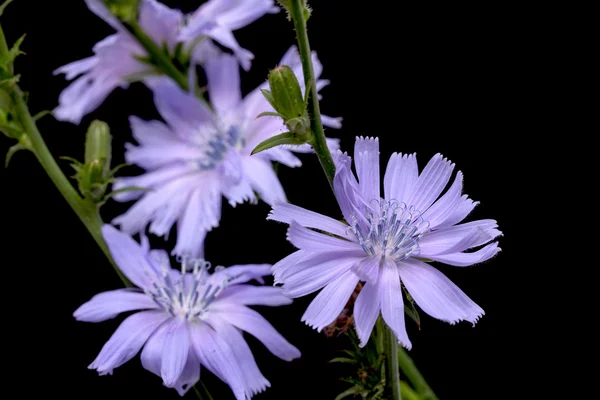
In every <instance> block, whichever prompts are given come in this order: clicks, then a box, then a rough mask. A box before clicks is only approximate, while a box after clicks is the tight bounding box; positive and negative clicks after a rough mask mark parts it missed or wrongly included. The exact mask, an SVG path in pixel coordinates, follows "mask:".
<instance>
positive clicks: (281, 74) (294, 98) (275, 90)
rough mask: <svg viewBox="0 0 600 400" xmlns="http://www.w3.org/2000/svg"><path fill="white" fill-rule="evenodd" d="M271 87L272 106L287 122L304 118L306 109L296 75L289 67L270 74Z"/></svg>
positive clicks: (277, 69)
mask: <svg viewBox="0 0 600 400" xmlns="http://www.w3.org/2000/svg"><path fill="white" fill-rule="evenodd" d="M269 86H270V88H271V95H272V96H273V103H272V106H273V108H275V111H277V112H278V113H279V114H280V115H281V116H282V117H283V118H284V119H285V120H288V119H292V118H299V117H302V116H303V115H304V113H305V110H306V107H305V105H304V99H303V97H302V90H301V89H300V84H299V83H298V79H296V74H294V71H292V69H291V68H290V67H288V66H287V65H282V66H281V67H277V68H275V69H273V70H272V71H271V72H270V73H269Z"/></svg>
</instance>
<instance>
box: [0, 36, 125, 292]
mask: <svg viewBox="0 0 600 400" xmlns="http://www.w3.org/2000/svg"><path fill="white" fill-rule="evenodd" d="M0 32H2V28H0ZM2 36H3V35H2ZM2 36H0V39H2ZM0 41H1V40H0ZM11 97H12V100H13V102H14V105H15V111H16V112H17V115H18V117H19V120H20V122H21V124H22V126H23V128H24V129H25V132H26V135H27V136H28V137H29V139H30V140H31V147H32V148H31V150H32V152H33V153H34V154H35V156H36V157H37V159H38V161H39V162H40V164H41V165H42V167H43V168H44V170H45V171H46V173H47V174H48V176H49V177H50V179H51V180H52V182H53V183H54V185H55V186H56V188H57V189H58V190H59V192H60V194H62V196H63V197H64V198H65V200H66V201H67V203H69V205H70V206H71V208H72V209H73V211H75V214H77V216H78V217H79V219H80V220H81V222H83V224H84V225H85V227H86V228H87V230H88V231H89V232H90V234H91V235H92V237H93V238H94V240H95V241H96V243H97V244H98V246H99V247H100V249H101V250H102V252H103V253H104V255H105V256H106V258H108V260H109V261H110V263H111V264H112V266H113V268H114V269H115V271H116V273H117V275H119V278H121V280H122V281H123V283H124V284H125V285H126V286H131V284H130V283H129V281H128V280H127V278H126V277H125V276H124V275H123V273H122V272H121V271H120V270H119V268H118V267H117V265H116V264H115V262H114V260H113V259H112V257H111V255H110V252H109V251H108V246H107V245H106V242H105V241H104V238H103V237H102V231H101V228H102V225H103V222H102V219H101V218H100V214H99V213H98V208H97V207H96V205H95V204H93V203H91V202H88V201H85V200H84V199H82V198H81V196H79V193H77V191H76V190H75V189H74V188H73V186H72V185H71V184H70V183H69V180H68V179H67V177H66V176H65V175H64V174H63V172H62V171H61V169H60V167H59V166H58V164H57V163H56V161H55V160H54V157H52V154H50V150H48V147H47V146H46V143H45V142H44V139H42V135H41V134H40V132H39V131H38V129H37V126H36V124H35V121H34V120H33V117H32V116H31V113H30V112H29V109H28V107H27V104H26V103H25V100H24V98H23V92H22V91H21V89H19V87H18V86H16V85H15V86H14V88H13V89H12V93H11Z"/></svg>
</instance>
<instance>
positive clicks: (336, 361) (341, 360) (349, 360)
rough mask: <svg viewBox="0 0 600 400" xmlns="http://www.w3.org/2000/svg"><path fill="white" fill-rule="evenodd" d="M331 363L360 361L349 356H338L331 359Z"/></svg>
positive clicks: (354, 362)
mask: <svg viewBox="0 0 600 400" xmlns="http://www.w3.org/2000/svg"><path fill="white" fill-rule="evenodd" d="M329 362H330V363H346V364H356V363H357V362H358V361H356V360H354V359H352V358H348V357H336V358H332V359H331V360H329Z"/></svg>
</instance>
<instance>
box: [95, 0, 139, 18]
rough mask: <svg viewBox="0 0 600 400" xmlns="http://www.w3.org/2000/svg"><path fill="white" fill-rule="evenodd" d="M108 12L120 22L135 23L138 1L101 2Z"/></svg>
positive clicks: (106, 0) (105, 0) (110, 0)
mask: <svg viewBox="0 0 600 400" xmlns="http://www.w3.org/2000/svg"><path fill="white" fill-rule="evenodd" d="M103 2H104V4H105V5H106V7H108V9H109V10H110V12H111V13H112V14H113V15H114V16H116V17H117V18H119V19H120V20H122V21H135V20H136V19H137V11H138V4H139V0H103Z"/></svg>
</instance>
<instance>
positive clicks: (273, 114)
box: [255, 111, 283, 119]
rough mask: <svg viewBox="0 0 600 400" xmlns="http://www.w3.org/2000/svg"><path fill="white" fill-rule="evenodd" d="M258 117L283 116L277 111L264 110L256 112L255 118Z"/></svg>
mask: <svg viewBox="0 0 600 400" xmlns="http://www.w3.org/2000/svg"><path fill="white" fill-rule="evenodd" d="M260 117H280V118H283V116H282V115H280V114H279V113H276V112H272V111H265V112H261V113H260V114H258V115H257V116H256V118H255V119H258V118H260Z"/></svg>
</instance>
